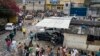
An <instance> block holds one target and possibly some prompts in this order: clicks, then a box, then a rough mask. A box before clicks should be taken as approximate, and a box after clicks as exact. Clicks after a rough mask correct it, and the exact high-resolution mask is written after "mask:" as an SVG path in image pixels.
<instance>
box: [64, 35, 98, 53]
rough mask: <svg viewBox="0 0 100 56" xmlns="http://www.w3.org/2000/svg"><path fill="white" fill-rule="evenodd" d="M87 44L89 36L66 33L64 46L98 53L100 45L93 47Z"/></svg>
mask: <svg viewBox="0 0 100 56" xmlns="http://www.w3.org/2000/svg"><path fill="white" fill-rule="evenodd" d="M86 43H87V35H78V34H68V33H64V44H63V45H64V46H67V47H70V48H77V49H83V50H89V51H98V50H99V49H100V45H91V44H88V45H87V44H86Z"/></svg>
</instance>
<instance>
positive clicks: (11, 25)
mask: <svg viewBox="0 0 100 56" xmlns="http://www.w3.org/2000/svg"><path fill="white" fill-rule="evenodd" d="M13 29H14V25H13V23H7V24H6V26H5V30H13Z"/></svg>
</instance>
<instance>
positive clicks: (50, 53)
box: [6, 32, 100, 56]
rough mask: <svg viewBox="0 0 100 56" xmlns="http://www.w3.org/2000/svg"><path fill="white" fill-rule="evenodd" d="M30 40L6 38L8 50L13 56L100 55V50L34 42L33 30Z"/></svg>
mask: <svg viewBox="0 0 100 56" xmlns="http://www.w3.org/2000/svg"><path fill="white" fill-rule="evenodd" d="M29 35H30V41H29V42H28V43H26V42H18V43H17V41H16V40H14V39H12V40H11V39H10V38H7V39H6V47H7V51H8V52H10V53H11V54H12V55H13V56H15V55H17V56H100V50H99V51H98V52H93V51H83V50H78V49H76V48H73V49H72V48H68V47H67V46H50V45H42V44H40V43H39V44H37V43H36V44H35V45H34V44H33V37H32V32H30V33H29Z"/></svg>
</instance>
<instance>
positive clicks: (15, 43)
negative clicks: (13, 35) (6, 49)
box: [11, 40, 17, 55]
mask: <svg viewBox="0 0 100 56" xmlns="http://www.w3.org/2000/svg"><path fill="white" fill-rule="evenodd" d="M11 51H12V54H13V55H16V53H17V42H16V41H15V40H12V44H11Z"/></svg>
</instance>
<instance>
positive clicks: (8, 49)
mask: <svg viewBox="0 0 100 56" xmlns="http://www.w3.org/2000/svg"><path fill="white" fill-rule="evenodd" d="M5 41H6V46H7V51H9V52H10V51H11V50H10V47H11V40H10V39H9V38H8V37H7V38H6V39H5Z"/></svg>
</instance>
